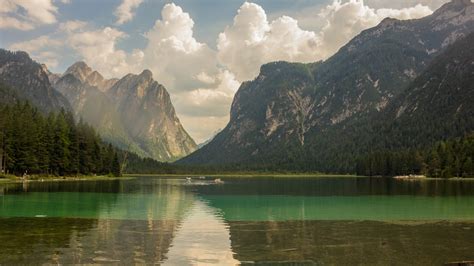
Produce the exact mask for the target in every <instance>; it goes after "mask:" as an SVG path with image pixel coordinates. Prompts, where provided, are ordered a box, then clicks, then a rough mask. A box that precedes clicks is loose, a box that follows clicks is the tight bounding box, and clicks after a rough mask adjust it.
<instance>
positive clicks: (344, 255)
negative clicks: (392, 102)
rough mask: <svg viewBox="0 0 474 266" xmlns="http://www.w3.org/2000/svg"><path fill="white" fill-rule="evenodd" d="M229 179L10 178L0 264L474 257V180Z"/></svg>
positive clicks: (0, 205) (0, 202)
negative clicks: (32, 180)
mask: <svg viewBox="0 0 474 266" xmlns="http://www.w3.org/2000/svg"><path fill="white" fill-rule="evenodd" d="M225 181H226V182H225V184H224V185H215V184H212V182H205V181H196V183H193V182H191V183H189V182H186V181H185V180H182V179H174V180H173V179H159V178H152V177H150V178H138V179H134V180H118V181H117V180H116V181H91V182H62V183H61V182H44V183H31V184H28V187H27V190H25V189H24V188H23V186H22V184H15V185H8V186H3V187H1V189H0V191H1V193H0V228H1V230H2V231H1V232H2V233H1V234H0V264H22V263H31V262H32V261H34V262H35V263H54V264H56V263H59V264H77V263H85V264H89V263H99V264H102V263H114V262H115V263H118V262H120V263H121V264H143V263H159V264H165V265H177V264H178V265H182V264H185V265H187V264H214V265H233V264H238V263H254V262H264V263H269V264H274V263H298V264H314V263H316V264H382V265H384V264H391V263H392V262H391V261H390V259H391V258H393V257H396V258H397V262H398V263H400V264H422V265H425V264H443V263H446V262H449V261H460V260H472V259H474V258H473V253H472V250H474V242H473V241H472V239H474V222H473V221H474V219H473V215H474V204H473V196H474V182H469V181H466V182H457V183H454V182H453V183H446V182H444V181H443V182H438V181H433V182H431V181H426V182H424V183H423V182H421V181H420V182H414V183H403V182H398V181H395V182H394V181H391V180H370V179H354V178H333V177H331V178H322V179H312V180H308V179H293V180H278V179H262V180H244V179H242V180H239V179H232V180H225ZM371 210H372V211H371ZM404 218H405V219H404Z"/></svg>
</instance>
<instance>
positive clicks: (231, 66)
mask: <svg viewBox="0 0 474 266" xmlns="http://www.w3.org/2000/svg"><path fill="white" fill-rule="evenodd" d="M446 1H447V0H398V1H393V0H365V1H363V0H293V1H290V0H288V1H284V0H255V1H252V2H244V1H240V0H225V1H224V0H176V1H164V0H37V1H36V2H34V1H28V0H26V1H25V0H2V5H1V6H0V46H1V47H2V48H7V49H11V50H25V51H27V52H28V53H29V54H30V55H31V56H32V58H34V59H35V60H37V61H39V62H41V63H45V64H46V65H47V66H48V68H49V69H50V70H52V71H53V72H58V73H62V72H63V71H64V70H65V69H66V68H67V67H68V66H69V65H71V64H72V63H74V62H75V61H78V60H83V61H85V62H86V63H87V64H88V65H89V66H91V67H92V68H93V69H96V70H98V71H99V72H100V73H102V74H103V75H104V76H105V77H106V78H112V77H117V78H120V77H122V76H124V75H125V74H127V73H139V72H141V71H142V70H143V69H150V70H151V71H152V72H153V77H154V78H155V79H156V80H157V81H158V82H160V83H162V84H163V85H165V87H166V88H167V89H168V91H169V92H170V95H171V97H172V101H173V104H174V106H175V108H176V111H177V114H178V116H179V118H180V120H181V122H182V123H183V125H184V127H185V128H186V130H188V132H189V133H190V134H191V136H193V137H194V138H195V139H196V141H197V142H201V141H204V140H205V139H207V138H208V137H210V136H211V135H213V133H214V132H215V131H216V130H218V129H220V128H223V127H225V125H226V123H227V121H228V117H229V109H230V104H231V102H232V98H233V96H234V94H235V92H236V91H237V89H238V87H239V86H240V84H241V82H243V81H246V80H251V79H253V78H255V77H256V76H257V75H258V71H259V68H260V66H261V65H262V64H265V63H268V62H272V61H277V60H286V61H293V62H305V63H306V62H314V61H318V60H324V59H326V58H328V57H329V56H331V55H332V54H334V53H335V52H336V51H337V50H338V49H339V48H340V47H341V46H342V45H344V44H345V43H346V42H347V41H349V40H350V39H351V38H353V37H354V36H355V35H357V34H358V33H359V32H360V31H362V30H364V29H366V28H370V27H373V26H376V25H377V24H378V23H379V22H380V21H381V20H382V19H383V18H385V17H387V16H390V17H394V18H398V19H412V18H419V17H423V16H426V15H429V14H431V13H432V12H433V10H435V9H436V8H438V7H439V6H440V5H441V4H443V3H444V2H446ZM121 19H122V20H121ZM119 22H121V23H119Z"/></svg>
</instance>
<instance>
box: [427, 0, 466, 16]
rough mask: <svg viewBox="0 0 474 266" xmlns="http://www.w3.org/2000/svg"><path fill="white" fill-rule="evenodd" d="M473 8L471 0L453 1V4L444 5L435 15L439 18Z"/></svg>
mask: <svg viewBox="0 0 474 266" xmlns="http://www.w3.org/2000/svg"><path fill="white" fill-rule="evenodd" d="M472 6H474V3H473V2H472V1H471V0H452V1H451V2H448V3H446V4H444V5H443V6H441V7H440V8H439V9H438V10H436V11H435V12H434V13H433V15H434V16H439V15H443V14H445V13H447V12H448V13H451V12H459V11H462V10H464V9H466V8H469V7H472Z"/></svg>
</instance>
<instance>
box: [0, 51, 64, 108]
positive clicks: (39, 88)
mask: <svg viewBox="0 0 474 266" xmlns="http://www.w3.org/2000/svg"><path fill="white" fill-rule="evenodd" d="M0 83H1V84H2V85H3V86H5V87H8V88H9V91H10V94H9V95H11V94H14V95H15V97H13V98H12V97H8V99H4V100H1V101H2V102H5V103H9V102H10V101H11V99H18V100H27V101H29V102H30V103H31V104H33V105H34V106H36V107H37V108H38V109H39V110H40V111H42V112H44V113H49V112H51V111H59V110H61V109H62V108H64V109H65V110H70V105H69V103H68V101H67V99H66V98H65V97H64V96H62V95H61V94H60V93H58V92H57V91H55V90H54V89H53V87H52V86H51V84H50V82H49V79H48V73H47V72H46V71H45V69H44V68H43V67H42V66H41V65H40V64H38V63H37V62H35V61H33V60H32V59H31V58H30V57H29V56H28V54H27V53H25V52H10V51H7V50H3V49H0ZM6 95H7V94H4V95H1V96H0V99H2V98H4V97H3V96H6Z"/></svg>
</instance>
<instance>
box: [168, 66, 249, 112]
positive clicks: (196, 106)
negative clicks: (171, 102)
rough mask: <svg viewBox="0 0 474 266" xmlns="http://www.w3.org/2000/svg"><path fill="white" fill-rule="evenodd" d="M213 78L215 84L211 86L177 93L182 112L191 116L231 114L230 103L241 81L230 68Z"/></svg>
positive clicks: (177, 101) (179, 109)
mask: <svg viewBox="0 0 474 266" xmlns="http://www.w3.org/2000/svg"><path fill="white" fill-rule="evenodd" d="M213 79H214V84H212V85H210V86H209V87H205V88H198V89H195V90H192V91H185V92H181V93H179V94H178V95H175V97H176V98H175V104H176V105H177V106H178V107H177V110H178V111H179V113H180V114H185V115H188V116H190V117H193V116H194V117H202V116H215V117H227V116H228V115H229V111H230V105H231V103H232V100H233V98H234V94H235V92H236V91H237V89H238V88H239V86H240V82H238V81H237V80H236V79H235V77H234V75H233V74H232V73H231V72H229V71H228V70H221V71H220V72H219V74H218V75H217V76H215V77H214V78H213Z"/></svg>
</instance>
